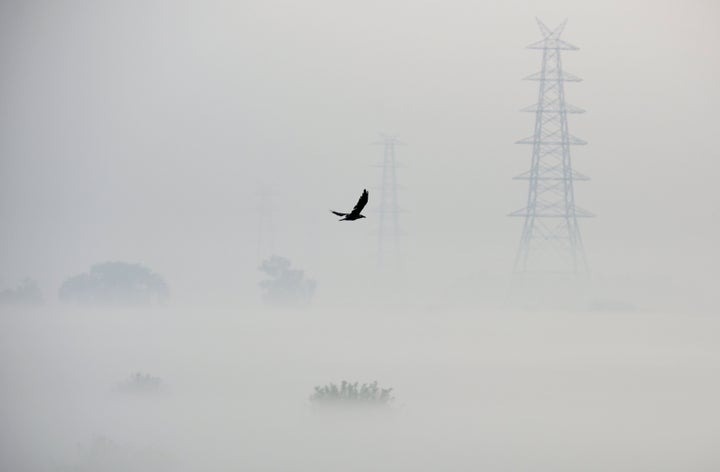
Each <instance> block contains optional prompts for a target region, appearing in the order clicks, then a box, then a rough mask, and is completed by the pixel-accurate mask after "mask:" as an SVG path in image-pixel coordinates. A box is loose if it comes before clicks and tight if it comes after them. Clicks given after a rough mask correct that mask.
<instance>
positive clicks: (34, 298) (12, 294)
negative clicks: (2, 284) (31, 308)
mask: <svg viewBox="0 0 720 472" xmlns="http://www.w3.org/2000/svg"><path fill="white" fill-rule="evenodd" d="M0 303H7V304H18V305H34V304H37V303H42V292H41V291H40V287H39V286H38V284H37V282H35V281H34V280H32V279H25V280H23V281H22V282H20V285H18V286H17V287H16V288H9V289H6V290H3V291H2V292H0Z"/></svg>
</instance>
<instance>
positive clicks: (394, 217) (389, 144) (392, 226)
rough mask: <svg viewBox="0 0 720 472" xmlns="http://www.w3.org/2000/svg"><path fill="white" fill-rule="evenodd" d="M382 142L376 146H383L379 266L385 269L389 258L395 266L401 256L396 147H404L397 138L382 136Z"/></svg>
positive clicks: (380, 188)
mask: <svg viewBox="0 0 720 472" xmlns="http://www.w3.org/2000/svg"><path fill="white" fill-rule="evenodd" d="M381 136H382V141H380V142H376V143H374V144H376V145H379V146H383V162H382V164H381V165H379V166H377V167H381V168H382V182H381V184H380V187H378V190H379V191H380V197H379V200H380V206H379V207H378V212H379V214H380V223H379V226H378V252H377V257H378V266H379V267H383V266H384V265H385V263H386V262H387V259H388V258H389V257H392V258H393V262H394V263H395V264H398V263H399V259H400V254H399V248H398V240H399V237H400V223H399V213H400V207H399V206H398V197H397V194H398V192H397V191H398V184H397V167H398V164H397V162H396V160H395V146H397V145H402V144H403V143H401V142H400V141H398V139H397V137H395V136H387V135H384V134H382V135H381ZM371 198H372V197H371Z"/></svg>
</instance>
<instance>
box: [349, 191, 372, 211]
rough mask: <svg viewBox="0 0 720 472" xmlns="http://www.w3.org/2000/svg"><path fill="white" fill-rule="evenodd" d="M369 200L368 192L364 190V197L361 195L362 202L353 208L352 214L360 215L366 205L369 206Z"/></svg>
mask: <svg viewBox="0 0 720 472" xmlns="http://www.w3.org/2000/svg"><path fill="white" fill-rule="evenodd" d="M369 198H370V197H369V195H368V191H367V190H363V193H362V195H360V200H358V202H357V203H356V204H355V208H353V210H352V212H351V214H353V215H359V214H360V212H361V211H362V210H363V208H365V205H367V202H368V199H369Z"/></svg>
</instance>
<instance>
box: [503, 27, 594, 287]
mask: <svg viewBox="0 0 720 472" xmlns="http://www.w3.org/2000/svg"><path fill="white" fill-rule="evenodd" d="M537 23H538V26H539V27H540V31H541V33H542V35H543V39H542V40H541V41H538V42H536V43H533V44H531V45H530V46H528V48H529V49H539V50H541V51H542V54H543V58H542V68H541V70H540V72H537V73H535V74H532V75H530V76H528V77H526V80H533V81H537V82H539V85H540V87H539V93H538V102H537V103H536V104H535V105H532V106H530V107H527V108H525V109H523V111H525V112H532V113H535V133H534V134H533V136H530V137H528V138H525V139H522V140H520V141H517V143H518V144H530V145H532V161H531V166H530V170H529V171H527V172H525V173H523V174H520V175H518V176H517V177H515V179H519V180H527V181H528V182H529V190H528V197H527V206H526V207H525V208H522V209H520V210H517V211H515V212H513V213H510V215H509V216H514V217H522V218H524V219H525V224H524V225H523V231H522V237H521V239H520V247H519V248H518V252H517V256H516V258H515V265H514V269H513V272H514V273H516V274H518V273H527V272H572V273H575V274H586V273H587V270H588V268H587V261H586V258H585V251H584V249H583V243H582V238H581V237H580V229H579V227H578V218H582V217H590V216H593V215H592V214H591V213H589V212H587V211H585V210H583V209H581V208H579V207H578V206H576V205H575V192H574V188H573V183H574V181H576V180H589V179H588V177H586V176H584V175H582V174H580V173H578V172H576V171H574V170H573V168H572V163H571V161H570V146H573V145H583V144H586V142H585V141H583V140H582V139H579V138H576V137H575V136H573V135H571V134H570V133H569V132H568V124H567V115H568V113H583V112H584V110H582V109H581V108H578V107H575V106H572V105H569V104H567V103H566V102H565V87H564V84H565V82H579V81H580V80H581V79H580V78H578V77H576V76H574V75H572V74H569V73H567V72H564V71H563V69H562V58H561V51H572V50H577V49H578V48H577V47H575V46H573V45H572V44H569V43H567V42H565V41H563V40H562V39H560V35H561V34H562V31H563V29H564V28H565V23H566V22H563V23H562V24H561V25H560V26H558V27H557V28H555V29H554V30H550V29H549V28H548V27H547V26H545V25H544V24H543V23H542V22H541V21H540V20H537Z"/></svg>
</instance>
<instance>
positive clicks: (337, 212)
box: [330, 210, 348, 216]
mask: <svg viewBox="0 0 720 472" xmlns="http://www.w3.org/2000/svg"><path fill="white" fill-rule="evenodd" d="M330 213H335V214H336V215H337V216H347V215H348V214H347V213H340V212H339V211H333V210H330Z"/></svg>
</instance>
